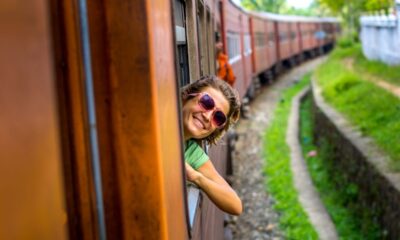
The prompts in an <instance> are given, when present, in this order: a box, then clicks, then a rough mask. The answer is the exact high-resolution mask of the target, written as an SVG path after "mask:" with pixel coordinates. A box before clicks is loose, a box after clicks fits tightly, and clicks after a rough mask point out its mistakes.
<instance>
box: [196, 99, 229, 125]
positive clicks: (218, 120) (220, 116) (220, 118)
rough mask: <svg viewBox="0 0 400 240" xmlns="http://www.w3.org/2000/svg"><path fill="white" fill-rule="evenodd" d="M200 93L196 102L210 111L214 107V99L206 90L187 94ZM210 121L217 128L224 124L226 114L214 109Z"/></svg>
mask: <svg viewBox="0 0 400 240" xmlns="http://www.w3.org/2000/svg"><path fill="white" fill-rule="evenodd" d="M198 95H201V97H200V98H199V101H198V104H199V105H200V107H202V108H203V109H204V110H206V111H212V110H214V109H215V102H214V99H213V98H212V97H211V96H210V95H208V93H206V92H202V93H191V94H189V96H198ZM212 122H213V123H214V124H215V126H217V127H218V128H221V127H223V126H224V125H225V123H226V115H225V113H223V112H222V111H221V110H216V111H214V113H213V115H212Z"/></svg>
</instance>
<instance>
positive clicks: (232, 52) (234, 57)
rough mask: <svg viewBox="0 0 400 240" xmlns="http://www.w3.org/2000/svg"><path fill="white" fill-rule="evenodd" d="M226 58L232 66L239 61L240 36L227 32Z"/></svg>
mask: <svg viewBox="0 0 400 240" xmlns="http://www.w3.org/2000/svg"><path fill="white" fill-rule="evenodd" d="M227 39H228V56H229V63H230V64H233V63H235V62H237V61H239V60H240V58H241V55H240V35H239V33H237V32H231V31H228V33H227Z"/></svg>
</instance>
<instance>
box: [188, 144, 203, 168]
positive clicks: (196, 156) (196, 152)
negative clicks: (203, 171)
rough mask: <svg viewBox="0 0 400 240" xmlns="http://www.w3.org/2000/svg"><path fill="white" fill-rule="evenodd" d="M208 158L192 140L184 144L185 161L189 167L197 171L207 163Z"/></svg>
mask: <svg viewBox="0 0 400 240" xmlns="http://www.w3.org/2000/svg"><path fill="white" fill-rule="evenodd" d="M207 160H208V156H207V154H206V153H205V152H204V150H203V149H202V148H201V147H200V146H199V144H197V143H196V142H195V141H193V140H189V141H187V142H186V147H185V161H186V162H187V163H189V165H190V166H191V167H192V168H194V169H198V168H199V167H201V166H202V165H203V164H204V163H205V162H207Z"/></svg>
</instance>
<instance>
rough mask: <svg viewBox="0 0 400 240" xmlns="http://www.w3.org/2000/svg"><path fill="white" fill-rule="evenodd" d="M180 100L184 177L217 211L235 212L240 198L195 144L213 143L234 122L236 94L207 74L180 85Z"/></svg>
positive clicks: (238, 106)
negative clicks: (194, 185)
mask: <svg viewBox="0 0 400 240" xmlns="http://www.w3.org/2000/svg"><path fill="white" fill-rule="evenodd" d="M182 100H183V107H182V117H183V131H184V139H185V162H186V163H185V165H186V175H187V179H188V180H189V181H191V182H194V183H195V184H196V185H198V186H199V187H200V188H201V189H202V190H203V191H204V192H205V193H206V194H207V196H208V197H209V198H210V199H211V200H212V201H213V202H214V203H215V205H217V207H219V208H220V209H221V210H223V211H225V212H227V213H230V214H234V215H239V214H240V213H241V212H242V202H241V200H240V198H239V197H238V195H237V194H236V192H235V191H234V190H233V189H232V188H231V187H230V186H229V184H228V183H227V182H226V181H225V180H224V178H223V177H221V175H219V174H218V172H217V171H216V169H215V167H214V165H213V163H212V162H211V161H210V159H209V157H208V156H207V154H206V153H205V152H204V151H203V149H202V148H201V147H200V146H199V144H198V143H199V142H200V141H201V140H204V141H206V142H207V143H208V144H216V142H217V141H218V139H220V138H221V137H222V136H223V134H224V133H225V132H226V131H227V130H228V128H229V127H230V126H232V125H233V124H234V123H236V121H237V120H238V119H239V114H240V101H239V97H238V94H237V92H236V91H235V90H234V89H233V88H232V87H231V86H229V84H227V83H226V82H224V81H222V80H220V79H218V78H217V77H215V76H210V77H203V78H201V79H199V80H197V81H195V82H193V83H191V84H189V85H187V86H185V87H183V89H182Z"/></svg>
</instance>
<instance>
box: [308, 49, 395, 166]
mask: <svg viewBox="0 0 400 240" xmlns="http://www.w3.org/2000/svg"><path fill="white" fill-rule="evenodd" d="M358 48H359V47H358V46H355V47H351V48H344V49H340V48H339V49H336V50H335V51H334V52H333V53H332V55H331V56H330V57H329V59H328V61H327V62H325V63H324V64H323V65H321V66H320V67H319V68H318V69H317V70H316V72H315V76H316V80H317V82H318V85H320V86H321V88H322V94H323V96H324V98H325V99H326V101H327V102H329V103H330V104H331V105H332V106H334V107H335V108H336V109H337V110H338V111H340V112H341V113H343V114H344V115H345V116H346V117H347V119H348V120H350V121H351V122H352V123H353V124H354V125H355V126H358V128H359V130H360V131H361V132H362V133H363V134H364V135H367V136H370V137H372V138H373V139H374V140H375V142H376V144H377V145H378V146H379V147H380V148H381V149H382V150H384V151H385V152H386V153H387V154H388V155H389V156H390V157H391V159H392V161H391V163H390V165H391V167H392V169H393V170H400V144H398V143H399V142H400V134H399V132H400V100H399V99H398V98H397V97H395V96H394V95H392V94H391V93H388V92H387V91H386V90H383V89H381V88H379V87H377V86H375V85H374V84H373V83H370V82H368V81H365V80H364V79H363V74H360V72H368V71H371V70H368V69H364V65H358V66H357V68H359V69H358V70H357V71H352V70H351V69H349V68H348V67H346V59H348V58H349V57H350V58H352V57H353V56H355V55H357V52H358V51H359V50H358ZM390 74H393V75H395V73H385V75H390ZM396 74H397V73H396Z"/></svg>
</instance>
